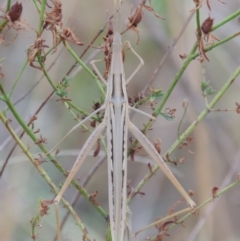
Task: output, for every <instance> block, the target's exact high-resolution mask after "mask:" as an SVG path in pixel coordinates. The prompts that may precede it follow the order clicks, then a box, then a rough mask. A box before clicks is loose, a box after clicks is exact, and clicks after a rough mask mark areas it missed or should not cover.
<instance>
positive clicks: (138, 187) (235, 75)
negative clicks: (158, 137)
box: [127, 66, 240, 203]
mask: <svg viewBox="0 0 240 241" xmlns="http://www.w3.org/2000/svg"><path fill="white" fill-rule="evenodd" d="M239 75H240V66H239V67H238V68H237V69H236V71H235V72H234V73H233V74H232V75H231V77H230V78H229V79H228V80H227V82H226V83H225V84H224V86H223V87H222V88H221V89H220V91H219V92H218V93H217V94H216V95H215V97H214V98H213V100H212V101H211V102H210V103H209V108H210V109H212V108H213V107H214V106H215V105H216V103H217V102H218V101H219V100H220V98H221V97H222V96H223V94H224V93H225V92H226V91H227V90H228V88H229V87H230V86H231V84H232V83H233V82H234V80H235V79H236V78H237V77H238V76H239ZM209 112H210V111H209V109H205V110H204V111H203V112H202V113H201V114H200V115H199V116H198V118H197V120H196V121H194V122H193V123H192V124H191V125H190V126H189V127H188V128H187V129H186V130H185V132H184V133H183V134H182V135H181V136H180V137H179V139H177V140H176V141H175V142H174V143H173V145H172V146H171V147H170V149H169V150H168V151H167V152H166V154H165V155H164V156H166V155H168V156H170V155H171V154H172V153H173V152H174V151H175V150H176V148H177V147H178V146H179V145H180V144H181V143H182V141H184V140H185V139H186V137H187V136H188V135H189V134H190V133H191V132H192V131H193V130H194V129H195V128H196V126H197V125H198V123H199V122H200V121H201V120H202V119H203V118H204V117H205V116H206V115H207V114H208V113H209ZM158 169H159V166H158V165H155V166H154V167H153V168H152V170H151V171H150V172H148V173H147V174H146V175H145V177H144V178H143V179H142V181H141V182H140V183H139V184H138V185H137V187H136V188H135V189H134V191H133V192H132V193H131V194H130V195H129V197H128V200H127V202H128V203H129V202H130V201H131V199H132V198H133V197H134V195H135V194H136V193H138V192H139V191H140V190H141V188H142V187H143V186H144V185H145V184H146V183H147V181H148V180H149V179H150V178H151V176H153V175H154V173H155V172H156V171H157V170H158Z"/></svg>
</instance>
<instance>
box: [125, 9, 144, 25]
mask: <svg viewBox="0 0 240 241" xmlns="http://www.w3.org/2000/svg"><path fill="white" fill-rule="evenodd" d="M142 17H143V10H142V8H141V7H138V8H137V9H136V10H135V11H134V13H133V14H132V15H131V16H130V17H129V18H128V19H129V22H130V23H129V24H128V26H129V27H134V28H136V27H137V26H138V24H139V23H140V22H141V20H142Z"/></svg>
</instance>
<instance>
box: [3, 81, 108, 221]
mask: <svg viewBox="0 0 240 241" xmlns="http://www.w3.org/2000/svg"><path fill="white" fill-rule="evenodd" d="M0 91H1V92H2V94H3V97H4V100H5V102H6V104H7V105H8V107H9V109H10V110H11V112H12V114H13V115H14V117H15V118H16V120H17V121H18V123H19V124H20V125H21V126H22V128H23V129H24V131H25V132H26V133H27V135H28V136H29V137H30V138H31V139H32V140H33V142H34V143H38V144H37V145H38V147H39V148H40V149H41V150H42V152H43V153H45V154H46V156H47V157H48V159H49V160H50V161H51V162H52V163H53V164H54V165H55V167H56V168H57V169H58V170H59V171H60V172H61V173H62V174H63V175H64V176H67V172H66V171H65V170H64V169H63V167H62V166H61V165H60V164H59V163H58V162H57V160H56V159H55V157H54V156H52V155H51V154H49V150H47V148H46V147H45V145H44V144H43V143H41V142H40V143H39V139H38V138H37V137H36V135H35V134H34V132H33V131H32V130H31V129H30V128H29V127H28V126H27V124H26V123H25V122H24V120H23V119H22V118H21V116H20V115H19V113H18V112H17V110H16V109H15V107H14V105H13V104H12V102H11V100H10V99H9V98H8V96H7V94H6V92H5V91H4V89H3V87H2V84H1V83H0ZM71 184H72V185H73V186H74V187H75V188H76V189H77V190H78V191H79V192H80V193H81V194H82V195H83V196H84V197H85V198H86V199H88V200H89V201H90V202H91V203H92V204H93V206H94V207H95V208H96V209H97V210H98V211H99V213H100V214H101V215H102V216H103V217H104V218H107V214H106V212H105V211H104V209H103V208H102V207H101V206H100V205H99V206H97V205H96V204H95V203H94V202H93V201H92V200H91V198H90V195H89V194H88V192H87V191H86V190H85V189H84V188H83V187H81V186H80V185H79V184H78V183H77V181H75V180H72V182H71Z"/></svg>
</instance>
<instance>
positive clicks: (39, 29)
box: [38, 0, 47, 36]
mask: <svg viewBox="0 0 240 241" xmlns="http://www.w3.org/2000/svg"><path fill="white" fill-rule="evenodd" d="M46 3H47V0H42V4H41V11H40V19H39V24H38V35H39V36H40V35H41V32H42V29H43V22H44V14H45V8H46Z"/></svg>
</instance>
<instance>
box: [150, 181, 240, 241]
mask: <svg viewBox="0 0 240 241" xmlns="http://www.w3.org/2000/svg"><path fill="white" fill-rule="evenodd" d="M239 183H240V180H239V179H238V180H236V181H235V182H232V183H231V184H229V185H228V186H226V187H225V188H223V189H222V190H220V191H218V192H217V193H216V194H215V195H214V198H213V197H211V198H209V199H207V200H206V201H204V202H203V203H202V204H200V205H198V206H197V207H196V208H194V211H197V210H199V209H201V208H203V207H204V206H206V205H207V204H208V203H211V202H213V201H214V199H215V198H218V197H220V196H221V195H222V194H224V193H225V192H227V191H229V190H231V189H232V188H233V187H235V186H236V185H238V184H239ZM191 215H193V213H192V211H191V212H188V213H187V214H186V215H184V216H183V217H182V218H180V219H179V220H178V221H177V222H176V223H174V224H171V225H169V226H168V228H167V229H168V230H170V229H172V228H173V227H175V226H176V225H177V224H181V223H182V222H183V221H184V220H186V219H187V218H188V217H189V216H191ZM150 240H151V241H156V240H157V237H154V238H151V239H150Z"/></svg>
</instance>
